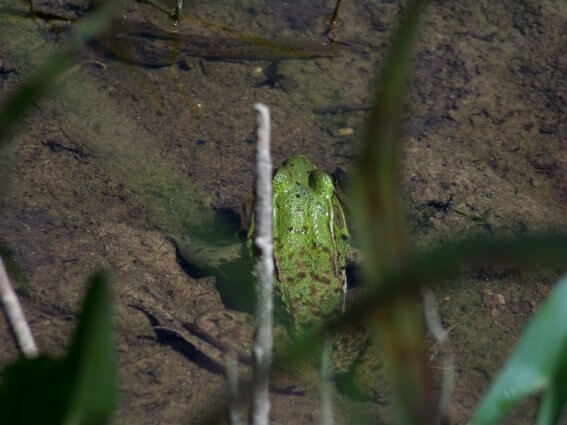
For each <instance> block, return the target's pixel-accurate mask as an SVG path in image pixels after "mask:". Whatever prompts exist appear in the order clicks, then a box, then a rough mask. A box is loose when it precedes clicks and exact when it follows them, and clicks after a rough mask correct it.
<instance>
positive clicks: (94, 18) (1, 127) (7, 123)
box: [0, 1, 116, 147]
mask: <svg viewBox="0 0 567 425" xmlns="http://www.w3.org/2000/svg"><path fill="white" fill-rule="evenodd" d="M115 7H116V4H115V2H113V1H105V2H103V3H102V5H101V6H100V7H99V8H97V9H96V10H95V11H94V12H93V13H91V14H89V16H88V18H87V19H86V20H85V21H83V22H81V23H79V24H78V25H77V27H76V28H75V32H74V34H73V38H72V40H71V43H70V45H69V46H68V47H67V48H66V49H64V50H63V51H61V52H60V53H58V54H56V55H54V56H53V57H52V58H50V59H49V60H48V61H47V62H45V63H44V64H43V65H42V66H40V67H39V68H38V69H37V70H36V71H35V72H34V73H33V75H31V76H30V77H29V78H28V79H27V80H26V81H25V82H24V83H23V84H22V85H21V86H20V88H19V89H18V90H17V91H16V93H14V95H12V96H10V98H9V99H8V101H7V102H6V103H5V104H4V105H2V107H1V108H0V147H1V146H2V144H3V143H5V142H6V141H7V140H8V138H9V136H10V135H11V134H12V132H13V131H14V128H15V126H16V125H17V124H18V122H19V120H20V119H21V118H22V117H23V116H24V114H25V113H26V112H27V111H28V110H29V108H30V107H31V105H33V104H34V103H35V102H37V101H38V100H39V99H40V98H42V97H44V96H45V95H46V94H47V93H49V91H50V90H51V89H53V87H54V86H55V85H56V83H57V80H58V78H59V77H61V75H63V73H64V72H65V71H67V70H69V69H70V68H71V66H72V65H73V64H74V53H75V52H76V51H77V50H78V49H79V48H80V47H81V46H83V45H84V44H85V43H86V42H87V41H88V40H89V39H90V38H91V37H93V36H94V35H96V34H98V33H99V32H101V31H102V30H103V29H104V28H105V27H106V26H107V25H108V24H109V23H110V21H111V19H112V15H113V11H114V9H115Z"/></svg>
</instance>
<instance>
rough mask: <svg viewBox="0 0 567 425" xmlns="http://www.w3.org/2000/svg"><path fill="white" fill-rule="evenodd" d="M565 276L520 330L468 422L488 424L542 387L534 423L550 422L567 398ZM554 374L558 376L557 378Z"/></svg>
mask: <svg viewBox="0 0 567 425" xmlns="http://www.w3.org/2000/svg"><path fill="white" fill-rule="evenodd" d="M566 306H567V276H565V277H563V278H562V279H561V281H560V282H559V284H558V285H557V287H556V288H555V290H554V291H553V292H552V293H551V295H550V296H549V298H548V299H547V301H546V302H545V303H544V304H543V306H542V307H541V309H540V311H539V312H538V313H537V314H536V315H535V317H534V318H533V319H532V320H531V321H530V323H529V324H528V326H527V328H526V329H525V330H524V332H523V334H522V336H521V337H520V341H519V342H518V345H517V346H516V348H515V350H514V352H513V353H512V355H511V356H510V358H509V360H508V361H507V362H506V365H505V366H504V369H503V370H502V371H501V372H500V374H499V375H498V376H497V377H496V379H495V380H494V382H493V383H492V386H491V388H490V389H489V391H488V393H487V394H486V395H485V397H484V399H483V400H482V402H481V403H480V405H479V407H478V409H477V411H476V413H475V416H474V418H473V420H472V422H471V425H490V424H495V423H497V422H499V421H500V420H502V419H503V418H504V416H505V415H506V414H507V413H508V412H509V411H510V409H512V408H513V407H514V406H515V405H516V404H517V403H518V402H519V401H521V400H522V399H523V398H524V397H526V396H528V395H530V394H534V393H537V392H540V391H545V394H544V398H543V403H542V405H541V407H542V409H543V410H542V411H540V415H539V419H538V424H540V425H543V424H553V423H555V421H556V420H557V418H558V415H559V413H560V411H561V409H562V406H563V403H564V402H565V399H566V398H567V392H566V391H565V389H566V388H565V387H566V383H565V377H566V376H567V368H566V366H567V361H566V360H565V359H566V358H567V308H566ZM558 378H561V379H559V380H558Z"/></svg>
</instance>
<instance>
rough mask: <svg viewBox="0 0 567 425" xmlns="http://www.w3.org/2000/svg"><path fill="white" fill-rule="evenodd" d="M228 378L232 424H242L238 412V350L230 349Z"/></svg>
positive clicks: (227, 364)
mask: <svg viewBox="0 0 567 425" xmlns="http://www.w3.org/2000/svg"><path fill="white" fill-rule="evenodd" d="M226 380H227V381H228V390H229V394H230V401H229V403H230V406H229V413H230V425H240V424H241V421H240V414H239V413H238V359H237V357H236V351H234V350H230V351H229V352H228V353H227V358H226Z"/></svg>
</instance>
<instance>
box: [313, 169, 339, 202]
mask: <svg viewBox="0 0 567 425" xmlns="http://www.w3.org/2000/svg"><path fill="white" fill-rule="evenodd" d="M309 187H311V189H313V190H314V191H315V192H317V193H319V194H321V195H323V196H324V197H325V198H330V197H331V196H333V193H334V192H335V186H334V185H333V180H332V179H331V176H329V175H328V174H327V173H326V172H324V171H323V170H314V171H312V172H311V174H310V175H309Z"/></svg>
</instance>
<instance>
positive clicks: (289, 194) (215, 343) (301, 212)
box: [152, 156, 368, 373]
mask: <svg viewBox="0 0 567 425" xmlns="http://www.w3.org/2000/svg"><path fill="white" fill-rule="evenodd" d="M273 206H274V260H275V261H274V263H275V268H276V270H275V281H274V287H275V293H276V313H277V314H276V317H277V318H278V319H280V321H281V322H283V323H284V324H285V325H286V326H285V328H282V326H281V325H278V326H277V327H276V328H275V331H274V334H275V335H276V338H275V340H276V351H277V349H278V344H280V345H281V344H283V345H285V342H286V341H288V340H289V336H294V335H296V334H298V333H299V332H301V331H302V330H304V329H306V328H308V327H311V326H313V325H316V324H318V323H319V322H320V321H321V320H322V319H324V318H327V317H330V316H332V315H335V314H338V313H340V312H341V311H342V310H344V308H345V306H346V295H347V282H346V273H345V265H346V258H347V252H348V250H349V247H350V234H349V232H348V229H347V225H346V220H345V214H344V212H343V209H342V206H341V203H340V201H339V199H338V197H337V195H336V192H335V187H334V184H333V180H332V178H331V176H330V175H329V174H328V173H326V172H325V171H323V170H321V169H319V168H317V167H316V166H315V164H313V162H312V161H311V160H309V159H308V158H306V157H304V156H294V157H291V158H289V159H287V160H286V161H285V162H284V163H283V164H282V166H281V167H280V168H279V169H278V170H277V171H276V173H275V175H274V177H273ZM252 221H253V220H252ZM253 235H254V226H253V225H251V226H250V229H249V232H248V243H247V244H248V246H249V247H251V245H252V242H251V241H252V237H253ZM172 240H173V241H174V243H175V245H176V247H177V249H178V254H179V255H181V256H182V257H183V258H184V259H185V260H187V261H188V262H189V263H191V262H193V261H195V260H197V261H199V260H201V261H203V260H204V259H205V257H209V258H208V259H207V261H205V262H206V263H207V264H208V267H214V266H215V265H220V264H224V263H226V262H229V261H231V260H232V259H234V257H237V256H239V255H241V254H242V253H243V252H244V251H246V250H245V249H243V248H241V247H226V248H224V249H221V250H218V252H217V253H218V257H215V258H213V257H214V255H212V254H213V251H212V250H210V249H208V250H207V249H206V248H205V247H203V245H200V244H196V243H191V241H190V240H187V239H181V240H179V239H172ZM353 293H354V291H352V290H351V291H349V299H351V298H353V297H352V294H353ZM152 314H153V315H154V316H155V317H156V318H157V319H158V322H161V323H162V324H164V326H163V327H161V329H163V330H169V331H173V332H175V333H176V334H178V335H180V336H181V337H183V338H184V339H185V340H187V341H188V342H189V343H191V344H192V345H193V346H194V347H195V348H196V349H197V350H199V351H200V352H202V353H203V354H205V355H206V356H207V357H208V358H209V359H211V360H212V361H213V362H214V363H216V364H218V365H222V363H223V359H224V353H225V352H226V351H228V350H231V351H233V352H235V353H236V354H237V356H238V358H239V360H241V363H242V364H244V365H245V366H244V367H245V368H248V366H246V365H249V364H250V362H251V359H250V352H251V349H250V347H251V342H252V335H253V323H254V322H253V316H252V315H250V314H249V313H245V312H240V311H235V310H221V311H215V312H209V313H206V314H204V315H201V316H199V317H198V318H197V319H196V320H195V321H194V323H193V325H192V327H191V329H190V332H187V330H186V329H183V328H182V327H181V325H180V324H179V323H178V322H173V321H172V318H171V317H169V318H166V319H163V317H165V316H164V315H163V314H160V313H156V312H155V311H152ZM164 322H165V323H164ZM166 323H169V324H170V325H171V326H165V324H166ZM285 329H287V332H286V331H285ZM287 334H289V336H286V335H287ZM367 342H368V335H367V331H366V329H365V328H363V327H362V326H355V325H349V326H348V327H345V330H344V331H342V332H340V333H339V335H336V336H334V338H333V357H332V359H333V362H332V365H333V370H334V372H335V373H341V372H345V371H346V370H347V369H348V368H349V366H350V365H351V364H352V363H353V361H354V360H355V359H356V358H357V357H358V356H359V354H360V353H361V352H363V351H364V350H365V347H366V346H367V345H368V344H367Z"/></svg>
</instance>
